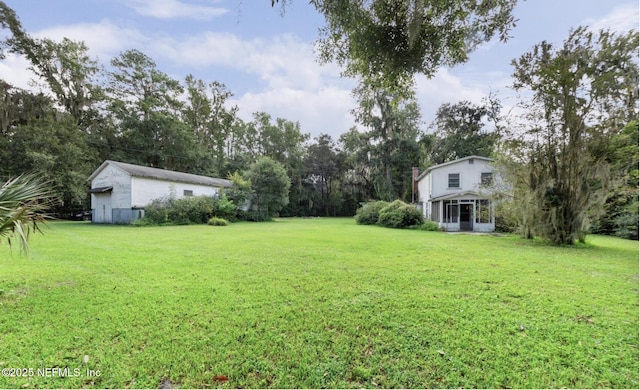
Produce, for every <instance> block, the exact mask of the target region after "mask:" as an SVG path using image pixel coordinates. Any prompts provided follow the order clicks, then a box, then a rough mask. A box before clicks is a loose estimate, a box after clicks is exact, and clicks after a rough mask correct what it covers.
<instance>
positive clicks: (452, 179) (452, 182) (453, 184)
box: [449, 173, 460, 188]
mask: <svg viewBox="0 0 640 390" xmlns="http://www.w3.org/2000/svg"><path fill="white" fill-rule="evenodd" d="M449 188H460V174H459V173H450V174H449Z"/></svg>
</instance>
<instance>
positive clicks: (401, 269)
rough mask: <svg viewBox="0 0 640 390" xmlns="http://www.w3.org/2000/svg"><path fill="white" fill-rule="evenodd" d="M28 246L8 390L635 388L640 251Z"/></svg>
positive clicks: (361, 235)
mask: <svg viewBox="0 0 640 390" xmlns="http://www.w3.org/2000/svg"><path fill="white" fill-rule="evenodd" d="M31 246H32V250H31V255H30V257H29V258H25V257H23V256H20V255H19V254H18V253H17V252H18V251H17V249H14V253H10V251H9V248H8V247H7V246H6V245H3V246H1V247H0V367H2V368H26V369H29V368H31V369H33V371H32V372H31V373H30V372H29V371H22V372H16V371H13V372H12V373H13V374H16V375H18V374H26V377H25V376H21V377H18V376H0V387H2V388H6V387H10V388H21V387H65V388H77V387H101V388H104V387H110V388H112V387H118V388H123V387H124V388H128V387H134V388H139V387H145V388H158V387H159V386H161V385H164V386H174V387H196V388H205V387H233V388H236V387H243V388H247V387H251V388H255V387H276V388H289V387H313V388H319V387H331V388H335V387H339V388H345V387H346V388H350V387H385V388H390V387H403V388H423V387H447V388H454V387H465V388H468V387H491V388H499V387H519V388H548V387H553V388H557V387H572V388H575V387H579V388H593V387H618V388H638V385H639V384H638V375H639V374H638V370H639V367H638V359H639V355H638V342H639V341H638V315H639V312H638V243H637V242H633V241H625V240H621V239H617V238H612V237H598V236H589V237H587V244H586V245H578V246H576V247H549V246H546V245H542V244H540V243H539V242H530V241H524V240H521V239H519V238H517V237H495V236H477V235H453V234H446V233H440V232H424V231H414V230H394V229H386V228H380V227H375V226H358V225H356V224H355V223H354V222H353V220H351V219H290V220H288V219H285V220H280V221H277V222H272V223H238V224H233V225H230V226H227V227H211V226H177V227H146V228H136V227H129V226H98V225H91V224H87V223H52V224H50V229H45V235H44V236H42V235H35V236H33V240H32V244H31ZM38 369H40V370H41V371H40V372H38ZM45 369H48V371H47V370H45ZM86 370H92V372H90V373H89V374H90V375H87V371H86ZM98 371H99V376H98V375H97V374H98ZM76 375H77V376H76Z"/></svg>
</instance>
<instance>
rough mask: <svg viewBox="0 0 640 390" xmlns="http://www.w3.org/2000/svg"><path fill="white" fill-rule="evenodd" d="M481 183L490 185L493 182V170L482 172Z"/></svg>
mask: <svg viewBox="0 0 640 390" xmlns="http://www.w3.org/2000/svg"><path fill="white" fill-rule="evenodd" d="M480 184H482V185H483V186H490V185H491V184H493V173H491V172H482V173H481V174H480Z"/></svg>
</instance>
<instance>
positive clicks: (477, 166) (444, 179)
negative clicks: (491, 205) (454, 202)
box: [423, 159, 493, 198]
mask: <svg viewBox="0 0 640 390" xmlns="http://www.w3.org/2000/svg"><path fill="white" fill-rule="evenodd" d="M483 172H493V168H492V167H491V165H489V163H488V162H487V161H484V160H479V159H474V160H473V164H469V160H463V161H459V162H457V163H454V164H450V165H445V166H443V167H440V168H435V169H433V170H432V171H431V172H429V173H428V174H427V175H426V176H425V177H424V179H423V180H426V181H427V182H428V183H429V187H430V188H429V193H428V195H427V196H428V197H429V198H436V197H439V196H443V195H449V194H455V193H457V192H462V191H478V189H479V188H480V177H481V174H482V173H483ZM450 173H459V174H460V188H448V185H449V174H450Z"/></svg>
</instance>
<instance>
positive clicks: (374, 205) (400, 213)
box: [355, 200, 424, 228]
mask: <svg viewBox="0 0 640 390" xmlns="http://www.w3.org/2000/svg"><path fill="white" fill-rule="evenodd" d="M355 218H356V222H357V223H358V224H360V225H380V226H385V227H390V228H408V227H412V226H421V225H422V224H423V223H424V217H423V216H422V212H420V210H418V209H417V208H416V207H415V206H412V205H410V204H407V203H405V202H403V201H401V200H395V201H393V202H391V203H389V202H384V201H376V202H370V203H367V204H365V205H364V206H362V207H361V208H359V209H358V211H357V212H356V217H355Z"/></svg>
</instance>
